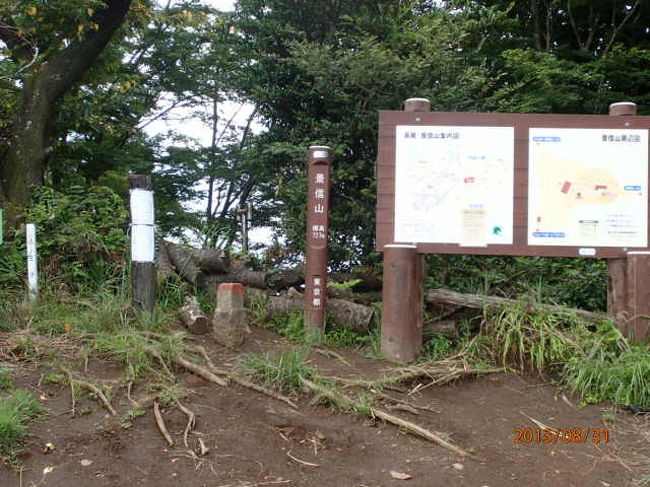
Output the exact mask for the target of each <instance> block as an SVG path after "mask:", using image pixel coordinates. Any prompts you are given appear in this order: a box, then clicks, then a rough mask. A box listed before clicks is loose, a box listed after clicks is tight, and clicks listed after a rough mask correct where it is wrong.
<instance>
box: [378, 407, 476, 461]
mask: <svg viewBox="0 0 650 487" xmlns="http://www.w3.org/2000/svg"><path fill="white" fill-rule="evenodd" d="M370 412H371V414H372V415H373V416H375V417H377V418H379V419H382V420H384V421H386V422H387V423H391V424H394V425H395V426H399V427H400V428H402V429H404V430H406V431H408V432H409V433H411V434H413V435H415V436H419V437H420V438H424V439H425V440H429V441H432V442H434V443H436V444H438V445H440V446H441V447H443V448H446V449H447V450H450V451H453V452H455V453H458V454H459V455H462V456H465V457H474V455H472V454H471V453H469V452H468V451H466V450H463V449H462V448H460V447H459V446H456V445H454V444H453V443H450V442H448V441H447V440H445V439H443V438H441V437H440V436H438V435H436V434H435V433H432V432H431V431H429V430H427V429H424V428H422V427H421V426H418V425H417V424H415V423H411V422H410V421H406V420H404V419H401V418H398V417H397V416H393V415H392V414H388V413H387V412H385V411H382V410H380V409H376V408H370Z"/></svg>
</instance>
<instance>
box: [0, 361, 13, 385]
mask: <svg viewBox="0 0 650 487" xmlns="http://www.w3.org/2000/svg"><path fill="white" fill-rule="evenodd" d="M12 384H13V381H12V380H11V369H7V368H4V367H0V390H7V389H9V388H10V387H11V386H12Z"/></svg>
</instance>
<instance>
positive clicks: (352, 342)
mask: <svg viewBox="0 0 650 487" xmlns="http://www.w3.org/2000/svg"><path fill="white" fill-rule="evenodd" d="M369 341H370V336H369V335H368V334H367V333H359V332H357V331H354V330H352V329H351V328H347V327H344V326H334V327H330V328H328V329H327V330H326V331H325V340H324V343H325V345H327V346H329V347H364V346H366V345H367V344H368V343H369Z"/></svg>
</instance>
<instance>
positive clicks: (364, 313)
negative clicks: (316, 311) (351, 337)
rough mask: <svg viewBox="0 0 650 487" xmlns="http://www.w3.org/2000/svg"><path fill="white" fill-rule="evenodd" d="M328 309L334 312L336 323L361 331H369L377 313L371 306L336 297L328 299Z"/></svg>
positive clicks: (333, 316) (333, 320) (333, 318)
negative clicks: (373, 317)
mask: <svg viewBox="0 0 650 487" xmlns="http://www.w3.org/2000/svg"><path fill="white" fill-rule="evenodd" d="M327 311H328V312H329V313H331V314H332V322H333V323H334V324H335V325H339V326H344V327H347V328H352V329H353V330H354V331H357V332H360V333H366V332H367V331H368V328H369V327H370V322H371V321H372V316H373V315H374V314H375V310H374V309H373V308H372V307H370V306H364V305H363V304H358V303H353V302H352V301H347V300H345V299H336V298H333V299H328V300H327Z"/></svg>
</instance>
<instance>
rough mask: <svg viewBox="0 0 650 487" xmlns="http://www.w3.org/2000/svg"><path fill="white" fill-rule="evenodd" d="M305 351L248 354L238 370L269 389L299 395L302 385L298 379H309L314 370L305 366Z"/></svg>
mask: <svg viewBox="0 0 650 487" xmlns="http://www.w3.org/2000/svg"><path fill="white" fill-rule="evenodd" d="M306 359H307V351H306V350H300V349H295V350H289V351H285V352H282V353H279V354H278V353H273V352H268V353H266V354H265V355H263V356H262V355H256V354H249V355H246V356H244V357H243V359H242V361H241V362H240V363H239V365H238V367H237V368H238V370H239V371H241V372H243V373H245V374H247V375H249V376H250V377H252V378H253V379H255V380H259V381H261V382H263V383H264V384H266V385H267V386H269V387H272V388H275V389H278V390H280V391H283V392H290V393H300V392H303V391H304V385H303V384H302V382H301V380H300V378H301V377H303V378H305V379H310V378H311V377H312V376H314V375H315V374H316V370H315V369H314V368H312V367H309V366H308V365H306V364H305V360H306Z"/></svg>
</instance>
